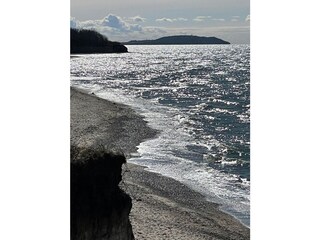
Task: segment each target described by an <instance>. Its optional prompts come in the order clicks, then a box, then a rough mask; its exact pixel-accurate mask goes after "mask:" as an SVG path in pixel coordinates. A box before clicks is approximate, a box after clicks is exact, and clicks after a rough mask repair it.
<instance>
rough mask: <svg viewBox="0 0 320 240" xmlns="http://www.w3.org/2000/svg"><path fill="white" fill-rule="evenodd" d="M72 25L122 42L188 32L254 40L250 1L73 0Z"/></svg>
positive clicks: (227, 38) (246, 40) (235, 41)
mask: <svg viewBox="0 0 320 240" xmlns="http://www.w3.org/2000/svg"><path fill="white" fill-rule="evenodd" d="M70 26H71V27H74V28H89V29H95V30H97V31H99V32H100V33H102V34H104V35H106V36H107V37H108V38H109V39H110V40H113V41H120V42H126V41H130V40H143V39H156V38H159V37H164V36H172V35H181V34H186V35H198V36H208V37H209V36H214V37H218V38H221V39H223V40H226V41H229V42H231V43H235V44H238V43H239V44H241V43H250V1H249V0H161V1H160V0H135V1H132V0H111V1H110V0H109V1H107V0H90V1H89V0H71V18H70Z"/></svg>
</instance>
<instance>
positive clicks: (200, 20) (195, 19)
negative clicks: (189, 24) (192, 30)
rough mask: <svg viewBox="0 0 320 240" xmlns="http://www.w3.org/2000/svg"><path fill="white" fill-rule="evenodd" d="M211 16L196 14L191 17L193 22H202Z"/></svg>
mask: <svg viewBox="0 0 320 240" xmlns="http://www.w3.org/2000/svg"><path fill="white" fill-rule="evenodd" d="M210 18H211V16H197V17H196V18H194V19H193V21H195V22H203V21H205V20H207V19H210Z"/></svg>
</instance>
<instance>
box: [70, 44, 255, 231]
mask: <svg viewBox="0 0 320 240" xmlns="http://www.w3.org/2000/svg"><path fill="white" fill-rule="evenodd" d="M127 47H128V53H121V54H88V55H82V56H80V57H75V58H71V65H70V70H71V86H74V87H78V88H81V89H85V90H88V91H90V92H94V93H95V94H96V95H97V96H99V97H101V98H105V99H107V100H111V101H115V102H118V103H123V104H126V105H129V106H131V107H132V108H133V109H134V110H135V111H136V112H137V113H138V114H141V115H143V116H144V117H145V120H146V121H147V122H148V124H149V126H150V127H152V128H154V129H157V130H159V134H158V135H157V136H156V137H155V138H154V139H149V140H146V141H144V142H142V143H141V144H140V145H139V146H138V154H136V155H133V156H132V157H131V158H130V159H128V162H132V163H135V164H138V165H142V166H146V167H147V169H148V170H149V171H152V172H157V173H160V174H162V175H164V176H167V177H171V178H173V179H176V180H178V181H180V182H182V183H184V184H185V185H187V186H189V187H190V188H191V189H193V190H195V191H197V192H200V193H202V194H203V195H204V196H205V197H206V198H207V200H208V201H212V202H216V203H219V204H220V205H221V207H220V208H221V210H223V211H225V212H227V213H229V214H231V215H232V216H234V217H235V218H237V219H238V220H240V221H241V222H242V223H243V224H244V225H246V226H248V227H250V46H249V45H236V44H230V45H129V46H127Z"/></svg>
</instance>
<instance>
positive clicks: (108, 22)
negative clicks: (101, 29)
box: [102, 14, 129, 30]
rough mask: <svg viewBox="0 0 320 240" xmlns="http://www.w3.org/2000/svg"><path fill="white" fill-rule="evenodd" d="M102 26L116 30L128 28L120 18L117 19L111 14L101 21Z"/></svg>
mask: <svg viewBox="0 0 320 240" xmlns="http://www.w3.org/2000/svg"><path fill="white" fill-rule="evenodd" d="M102 25H103V26H108V27H111V28H116V29H119V30H128V29H129V26H128V24H127V23H126V22H125V21H123V20H122V19H121V17H118V16H116V15H113V14H109V15H108V16H106V17H105V18H104V19H103V20H102Z"/></svg>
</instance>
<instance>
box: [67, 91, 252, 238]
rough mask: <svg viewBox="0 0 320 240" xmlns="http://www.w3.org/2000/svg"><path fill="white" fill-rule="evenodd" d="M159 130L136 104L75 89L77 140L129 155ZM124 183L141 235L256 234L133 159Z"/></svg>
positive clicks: (74, 137) (73, 110)
mask: <svg viewBox="0 0 320 240" xmlns="http://www.w3.org/2000/svg"><path fill="white" fill-rule="evenodd" d="M156 134H157V132H156V131H155V130H153V129H151V128H149V127H148V125H147V123H146V122H145V121H144V120H143V117H142V116H139V115H137V114H136V113H135V112H134V111H133V110H132V109H131V108H130V107H128V106H125V105H121V104H117V103H113V102H110V101H106V100H104V99H100V98H97V97H96V96H94V95H93V94H90V93H89V94H87V93H85V92H82V91H79V90H76V89H73V88H71V144H77V145H78V146H88V145H94V144H99V145H102V146H104V147H105V148H107V149H108V150H110V151H116V152H122V153H124V154H125V155H126V156H127V157H129V156H130V155H131V154H133V153H135V152H136V150H137V145H139V143H140V142H141V141H143V140H146V139H148V138H152V137H155V136H156ZM121 187H122V189H124V190H125V191H126V192H127V193H128V194H129V195H130V196H131V198H132V203H133V208H132V210H131V213H130V219H131V224H132V226H133V233H134V236H135V239H137V240H140V239H153V240H158V239H188V240H193V239H195V240H196V239H239V240H240V239H250V230H249V229H248V228H247V227H245V226H244V225H242V224H241V223H240V222H239V221H238V220H236V219H235V218H233V217H232V216H230V215H228V214H226V213H224V212H222V211H220V210H219V209H218V205H217V204H214V203H210V202H207V201H206V200H205V199H204V197H203V196H202V195H201V194H199V193H197V192H195V191H192V190H191V189H189V188H188V187H186V186H185V185H183V184H181V183H179V182H177V181H175V180H174V179H171V178H167V177H163V176H161V175H159V174H156V173H152V172H149V171H146V170H145V169H144V168H143V167H141V166H137V165H134V164H130V163H127V164H126V165H125V166H123V181H122V183H121Z"/></svg>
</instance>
